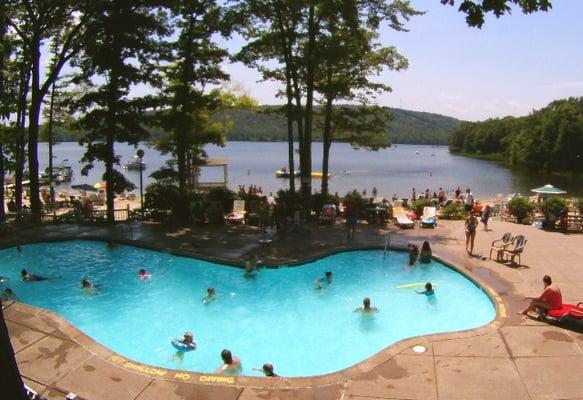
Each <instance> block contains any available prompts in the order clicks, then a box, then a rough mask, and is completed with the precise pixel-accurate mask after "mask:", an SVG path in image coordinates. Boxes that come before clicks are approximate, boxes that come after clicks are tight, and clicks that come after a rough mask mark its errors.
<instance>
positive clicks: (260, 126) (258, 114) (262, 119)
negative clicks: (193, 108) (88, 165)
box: [55, 105, 461, 152]
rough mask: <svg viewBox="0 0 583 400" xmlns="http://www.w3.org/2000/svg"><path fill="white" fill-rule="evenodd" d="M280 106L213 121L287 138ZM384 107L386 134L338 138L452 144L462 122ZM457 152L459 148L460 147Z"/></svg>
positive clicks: (248, 134) (241, 137) (246, 134)
mask: <svg viewBox="0 0 583 400" xmlns="http://www.w3.org/2000/svg"><path fill="white" fill-rule="evenodd" d="M343 107H346V106H342V105H339V106H335V109H338V110H340V109H341V108H343ZM353 108H354V107H353ZM280 109H281V107H279V106H259V107H257V109H253V108H249V107H245V108H238V107H235V108H229V109H224V110H222V111H219V112H217V113H216V115H214V116H213V117H212V118H211V121H215V120H216V121H217V122H218V121H229V129H228V131H227V133H226V138H227V139H228V140H230V141H256V142H274V141H286V140H287V126H286V122H285V116H284V115H283V114H282V113H281V112H279V110H280ZM382 109H383V111H384V112H386V113H390V115H391V118H390V120H388V121H386V127H385V128H384V133H383V135H382V136H380V137H376V139H375V141H371V142H366V141H365V140H362V136H358V135H357V132H356V130H357V129H358V128H356V127H355V128H353V129H354V130H350V129H345V130H344V131H343V132H340V133H339V135H338V137H337V138H336V139H335V141H337V142H346V143H352V144H354V145H355V146H357V147H366V146H368V147H376V148H380V147H383V146H388V145H390V144H391V143H402V144H431V145H445V144H448V143H450V144H451V142H450V137H451V136H452V135H454V134H455V132H456V131H455V128H457V127H458V126H459V125H460V123H461V122H460V121H459V120H457V119H455V118H451V117H446V116H444V115H439V114H432V113H426V112H419V111H408V110H402V109H395V108H389V107H382ZM316 110H318V107H316ZM148 132H149V135H150V136H151V137H152V139H153V140H154V141H157V142H159V141H162V140H167V138H168V135H169V133H168V131H167V130H165V127H163V126H162V127H152V126H150V127H148ZM78 139H79V137H78V134H77V133H75V132H71V131H67V130H66V129H65V128H60V127H58V128H55V140H56V141H60V142H75V141H77V140H78ZM314 140H315V141H320V140H322V131H321V130H320V129H316V130H315V131H314ZM167 151H169V149H167ZM452 151H453V150H452ZM456 152H458V151H457V150H456Z"/></svg>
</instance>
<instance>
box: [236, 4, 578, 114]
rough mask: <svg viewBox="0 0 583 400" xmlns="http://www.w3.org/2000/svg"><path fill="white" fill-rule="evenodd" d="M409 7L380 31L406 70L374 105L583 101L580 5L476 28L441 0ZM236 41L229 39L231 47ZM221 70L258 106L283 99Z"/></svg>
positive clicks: (469, 109) (432, 108)
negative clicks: (397, 24) (410, 13)
mask: <svg viewBox="0 0 583 400" xmlns="http://www.w3.org/2000/svg"><path fill="white" fill-rule="evenodd" d="M458 3H459V1H458ZM412 5H413V6H414V8H416V9H418V10H423V11H426V13H425V14H424V15H421V16H416V17H413V18H412V19H411V20H410V21H409V22H408V23H407V24H406V27H407V29H408V30H409V31H408V32H395V31H391V30H390V29H389V28H386V27H385V28H384V29H383V33H382V35H381V40H382V43H383V45H385V46H389V45H392V46H395V47H396V48H397V49H398V51H399V52H400V53H401V54H402V55H404V56H405V57H407V59H408V60H409V68H408V69H407V70H406V71H400V72H394V71H385V72H384V73H383V74H382V75H380V76H379V77H378V78H377V79H378V80H379V81H381V82H383V83H386V84H388V85H390V86H391V87H392V89H393V91H392V92H391V93H387V94H384V95H382V96H379V97H378V98H377V99H376V102H377V103H378V104H381V105H384V106H389V107H395V108H403V109H407V110H415V111H425V112H432V113H438V114H444V115H448V116H451V117H455V118H458V119H462V120H468V121H478V120H484V119H487V118H496V117H503V116H507V115H512V116H524V115H528V114H529V113H530V112H532V111H533V110H535V109H540V108H543V107H545V106H546V105H547V104H548V103H550V102H551V101H553V100H557V99H562V98H567V97H571V96H577V97H579V96H583V23H582V22H581V18H583V1H581V0H554V1H553V8H552V9H551V10H550V11H549V12H539V13H534V14H528V15H525V14H523V13H522V12H520V11H519V10H515V11H514V12H513V13H512V14H511V15H505V16H503V17H501V18H499V19H496V18H495V17H493V16H489V17H488V18H487V20H486V23H485V24H484V26H483V27H482V29H478V28H471V27H469V26H468V25H467V24H466V22H465V14H463V13H460V12H458V11H457V8H455V7H450V6H444V5H442V4H441V3H440V1H439V0H413V1H412ZM238 44H239V42H238V41H237V40H233V41H231V42H228V46H229V48H231V49H236V48H237V45H238ZM226 69H227V71H228V72H229V73H230V75H231V80H232V81H233V82H234V83H235V84H237V85H241V86H243V87H244V88H245V89H246V90H247V91H248V92H249V94H250V95H251V96H252V97H254V98H255V99H256V100H257V101H258V102H259V103H260V104H279V103H282V102H283V100H282V99H280V98H277V97H276V93H277V91H278V89H279V88H280V86H279V84H276V83H273V82H258V81H259V80H260V77H259V74H258V73H257V72H256V71H254V70H250V69H248V68H246V67H244V66H242V65H238V64H230V65H227V66H226Z"/></svg>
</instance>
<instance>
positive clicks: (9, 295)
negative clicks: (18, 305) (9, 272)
mask: <svg viewBox="0 0 583 400" xmlns="http://www.w3.org/2000/svg"><path fill="white" fill-rule="evenodd" d="M0 299H2V301H10V300H18V297H16V293H14V292H13V291H12V289H10V288H6V289H4V291H3V292H2V294H0Z"/></svg>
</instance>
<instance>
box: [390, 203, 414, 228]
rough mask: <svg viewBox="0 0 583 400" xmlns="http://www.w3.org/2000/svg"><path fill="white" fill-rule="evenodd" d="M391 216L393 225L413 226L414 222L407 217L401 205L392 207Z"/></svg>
mask: <svg viewBox="0 0 583 400" xmlns="http://www.w3.org/2000/svg"><path fill="white" fill-rule="evenodd" d="M393 218H394V219H395V225H397V226H399V227H401V228H413V227H415V222H413V221H411V219H409V217H407V213H406V212H405V209H404V208H403V207H393Z"/></svg>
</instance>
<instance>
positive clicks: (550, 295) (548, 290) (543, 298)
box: [519, 275, 563, 315]
mask: <svg viewBox="0 0 583 400" xmlns="http://www.w3.org/2000/svg"><path fill="white" fill-rule="evenodd" d="M543 282H544V284H545V290H543V292H542V293H541V295H540V296H538V297H530V296H527V297H525V298H524V300H530V304H529V305H528V307H527V308H526V309H524V310H523V311H521V312H520V313H519V314H522V315H528V313H529V312H530V311H534V310H535V309H536V308H537V307H540V308H544V309H545V310H556V309H559V308H561V307H562V306H563V297H562V296H561V289H560V288H559V286H558V285H557V284H555V283H553V281H552V279H551V277H550V276H548V275H545V276H544V277H543Z"/></svg>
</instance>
